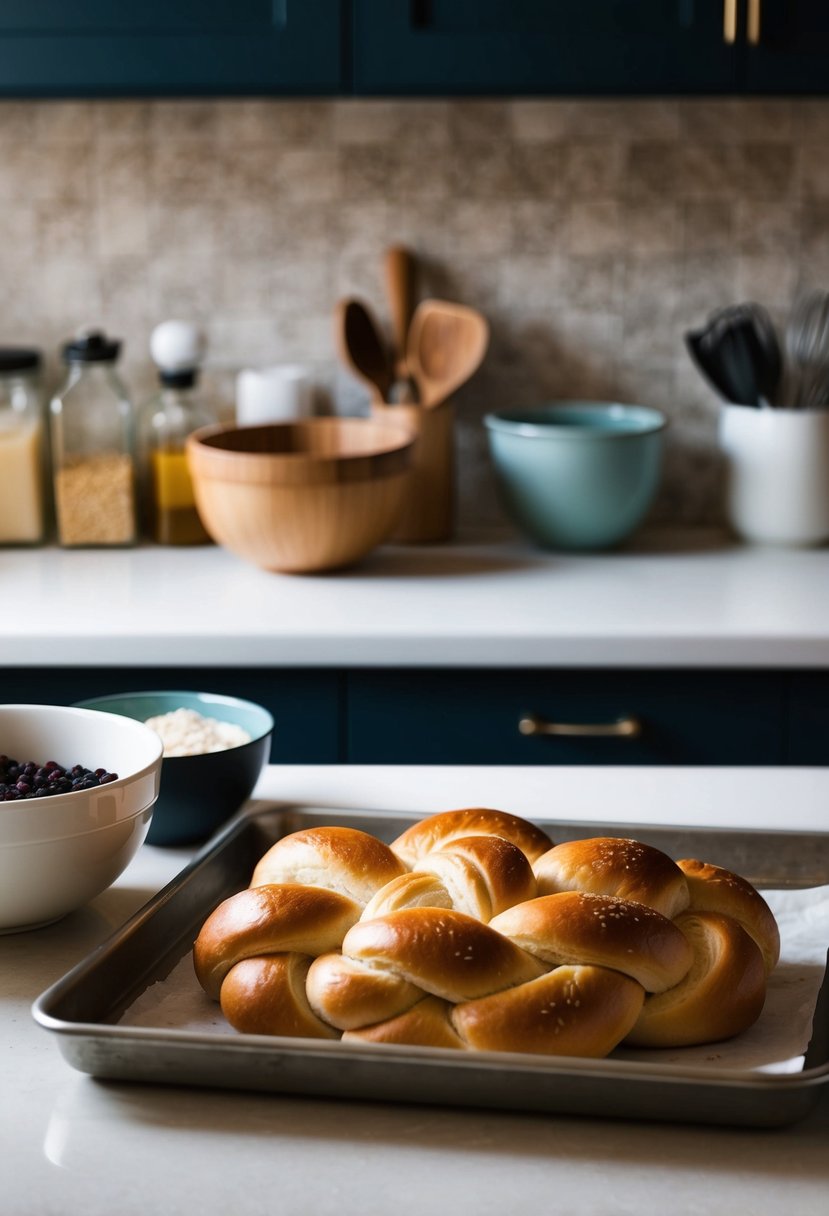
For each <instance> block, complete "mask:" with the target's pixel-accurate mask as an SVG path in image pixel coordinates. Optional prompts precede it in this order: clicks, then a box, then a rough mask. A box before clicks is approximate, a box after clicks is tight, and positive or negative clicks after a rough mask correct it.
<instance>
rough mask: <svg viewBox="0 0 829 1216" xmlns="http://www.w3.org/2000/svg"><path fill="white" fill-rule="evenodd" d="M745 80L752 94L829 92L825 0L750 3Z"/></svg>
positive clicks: (828, 16) (828, 12)
mask: <svg viewBox="0 0 829 1216" xmlns="http://www.w3.org/2000/svg"><path fill="white" fill-rule="evenodd" d="M747 4H748V8H747V29H746V51H745V58H744V66H743V70H742V73H741V80H742V83H743V86H744V89H745V91H746V92H748V93H766V94H768V93H788V94H809V93H816V94H821V93H822V94H825V93H827V92H829V4H827V2H826V0H747Z"/></svg>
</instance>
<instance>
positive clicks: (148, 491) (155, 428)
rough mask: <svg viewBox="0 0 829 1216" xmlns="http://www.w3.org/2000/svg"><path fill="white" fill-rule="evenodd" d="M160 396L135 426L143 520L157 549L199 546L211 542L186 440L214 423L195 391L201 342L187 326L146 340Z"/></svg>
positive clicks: (167, 327) (174, 325)
mask: <svg viewBox="0 0 829 1216" xmlns="http://www.w3.org/2000/svg"><path fill="white" fill-rule="evenodd" d="M150 352H151V354H152V357H153V359H154V361H155V363H156V365H157V367H158V374H159V380H160V383H161V390H160V392H159V393H157V394H156V396H155V397H153V398H151V399H150V400H149V401H148V402H147V403H146V404H145V405H144V406H143V407H142V409H141V412H140V414H139V420H138V433H139V450H140V457H139V463H140V467H141V486H142V492H141V499H142V516H143V517H144V519H145V520H146V530H147V534H148V535H149V537H150V538H151V539H152V540H154V541H156V542H157V543H158V544H161V545H200V544H207V543H209V542H210V540H211V538H210V536H209V535H208V533H207V531H206V530H205V527H204V524H203V523H202V521H201V518H200V517H199V513H198V510H197V508H196V498H195V493H194V490H193V482H192V479H191V477H190V470H189V468H188V465H187V454H186V450H185V445H186V443H187V436H188V435H190V434H192V432H193V431H195V430H197V429H198V428H199V427H202V426H207V425H208V423H211V422H215V418H214V417H213V415H212V413H211V412H210V411H209V410H208V408H207V406H206V404H205V403H204V401H203V400H202V398H201V396H200V394H199V391H198V374H199V365H200V363H201V361H202V359H203V358H204V336H203V334H202V333H201V331H200V330H199V329H198V327H197V326H195V325H192V324H191V323H190V322H187V321H164V322H162V324H161V325H158V326H156V328H155V329H154V330H153V333H152V336H151V339H150Z"/></svg>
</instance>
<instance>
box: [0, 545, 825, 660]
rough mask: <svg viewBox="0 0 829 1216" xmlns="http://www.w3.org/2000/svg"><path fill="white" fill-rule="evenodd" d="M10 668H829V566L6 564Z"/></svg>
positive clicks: (471, 560) (648, 562)
mask: <svg viewBox="0 0 829 1216" xmlns="http://www.w3.org/2000/svg"><path fill="white" fill-rule="evenodd" d="M0 584H1V585H2V586H3V587H4V588H5V589H6V594H5V595H3V597H2V599H0V664H2V665H6V666H21V665H36V666H44V665H50V666H53V667H58V666H73V665H75V666H77V665H89V666H110V665H122V666H134V665H144V664H150V665H158V666H164V665H172V666H185V665H201V666H205V665H207V666H228V667H230V666H244V665H246V664H256V665H257V666H293V667H359V666H365V667H379V666H390V667H392V666H393V667H406V666H424V667H425V666H442V667H452V666H458V667H460V666H489V667H492V666H499V667H523V668H527V667H582V666H583V667H588V666H600V665H606V666H617V667H625V666H627V667H658V666H671V667H692V666H706V667H766V668H768V667H780V668H784V667H790V668H796V667H800V668H807V667H813V668H814V667H820V668H829V550H827V549H818V550H785V549H764V548H752V547H748V546H740V545H737V544H734V543H732V542H730V541H729V540H728V539H727V538H725V537H723V536H722V535H720V534H718V533H716V532H696V531H687V532H679V533H676V532H675V533H662V532H658V531H655V532H650V533H642V534H641V535H640V536H639V537H637V538H636V540H635V541H634V542H632V543H631V545H630V546H629V547H627V548H625V549H621V550H619V551H617V552H613V553H604V554H593V555H564V554H549V553H543V552H541V551H539V550H537V549H534V548H532V547H530V545H529V544H527V543H525V542H523V541H521V540H518V539H511V538H508V537H507V538H503V539H499V540H476V539H474V538H472V539H466V540H464V541H463V542H462V543H460V542H459V543H456V544H452V545H446V546H433V547H429V548H425V547H424V548H404V547H394V546H387V547H383V548H381V549H378V550H376V551H375V552H374V553H373V554H372V555H370V556H369V558H368V559H367V560H366V561H365V562H364V564H363V565H361V566H359V567H357V568H355V569H353V570H349V571H343V572H340V573H338V574H328V575H318V576H296V575H278V574H268V573H266V572H263V571H260V570H257V569H255V568H253V567H251V566H249V565H247V564H245V563H243V562H241V561H240V560H239V559H238V558H236V557H234V556H233V555H231V554H230V553H227V552H226V551H224V550H221V549H218V548H213V547H205V548H196V549H189V550H188V549H169V548H161V547H151V546H145V547H139V548H137V549H134V550H114V551H107V552H101V551H90V550H77V551H62V550H57V549H53V548H46V549H40V550H28V551H24V550H8V549H7V550H2V551H0Z"/></svg>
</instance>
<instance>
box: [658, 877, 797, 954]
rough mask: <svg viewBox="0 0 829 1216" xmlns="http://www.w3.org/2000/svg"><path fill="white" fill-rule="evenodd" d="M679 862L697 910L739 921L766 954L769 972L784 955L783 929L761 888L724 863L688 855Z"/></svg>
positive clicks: (694, 907)
mask: <svg viewBox="0 0 829 1216" xmlns="http://www.w3.org/2000/svg"><path fill="white" fill-rule="evenodd" d="M677 865H678V866H679V868H680V870H682V872H683V874H684V875H685V879H686V881H687V883H688V889H689V891H690V893H691V903H690V908H691V910H692V911H694V912H721V913H723V915H725V916H732V917H733V918H734V919H735V920H737V921H739V922H740V924H741V925H742V926H743V928H744V929H745V930H746V932H747V933H749V934H750V935H751V937H753V938H754V940H755V942H756V943H757V945H758V946H759V947H760V950H761V951H762V954H763V962H764V965H765V968H766V975H770V974H771V973H772V971H773V970H774V968H775V967H776V965H777V960H778V959H779V957H780V930H779V929H778V927H777V921H776V920H775V919H774V914H773V912H772V910H771V908H770V907H769V906H768V904H767V903H766V901H765V900H764V899H763V897H762V895H761V894H760V892H759V891H758V890H757V889H756V888H755V887H753V886H752V885H751V883H750V882H748V881H747V879H745V878H741V877H740V875H739V874H732V872H731V871H730V870H724V869H722V867H721V866H713V865H710V864H709V863H707V862H703V861H695V860H693V859H690V858H684V859H683V860H682V861H678V862H677Z"/></svg>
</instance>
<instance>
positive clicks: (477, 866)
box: [361, 836, 536, 921]
mask: <svg viewBox="0 0 829 1216" xmlns="http://www.w3.org/2000/svg"><path fill="white" fill-rule="evenodd" d="M535 893H536V883H535V876H534V875H533V872H532V867H531V866H530V863H529V861H528V860H527V858H526V856H525V855H524V854H523V853H522V852H521V850H520V849H519V848H518V846H517V845H514V844H511V843H510V841H509V840H504V839H503V837H501V836H461V837H459V838H458V839H457V840H453V841H451V842H450V843H449V844H445V845H443V847H442V848H439V849H436V850H435V851H434V852H432V853H427V854H426V856H425V857H421V859H420V860H419V861H417V862H415V865H414V869H413V871H412V872H410V873H409V874H403V875H401V877H399V878H394V879H392V881H391V882H390V883H387V884H386V886H385V887H381V888H380V890H379V891H378V892H377V893H376V894H375V895H374V896H373V897H372V898H371V899H370V900H369V902H368V904H367V905H366V907H365V910H364V911H363V915H362V917H361V919H362V920H373V919H374V918H375V917H377V916H386V915H387V914H388V913H389V912H399V911H400V910H401V909H403V908H454V909H455V911H456V912H465V913H466V914H467V915H468V916H474V917H475V919H476V920H481V921H489V920H491V919H492V917H493V916H497V915H498V913H499V912H503V911H504V910H505V909H506V908H511V907H512V906H513V904H519V903H522V902H523V901H524V900H525V899H532V898H533V896H534V895H535Z"/></svg>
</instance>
